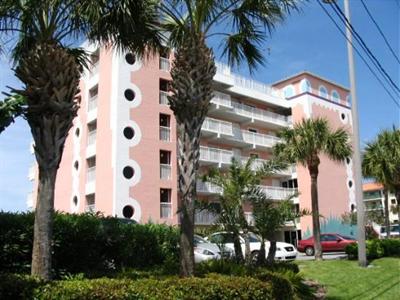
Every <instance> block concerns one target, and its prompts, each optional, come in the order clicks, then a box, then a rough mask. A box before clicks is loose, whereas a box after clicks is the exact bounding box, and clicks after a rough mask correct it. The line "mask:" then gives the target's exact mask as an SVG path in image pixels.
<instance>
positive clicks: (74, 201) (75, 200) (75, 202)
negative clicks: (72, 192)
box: [72, 196, 78, 206]
mask: <svg viewBox="0 0 400 300" xmlns="http://www.w3.org/2000/svg"><path fill="white" fill-rule="evenodd" d="M72 202H73V203H74V205H75V206H77V205H78V197H77V196H74V198H72Z"/></svg>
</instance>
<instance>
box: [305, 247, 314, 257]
mask: <svg viewBox="0 0 400 300" xmlns="http://www.w3.org/2000/svg"><path fill="white" fill-rule="evenodd" d="M305 252H306V255H307V256H312V255H314V248H313V247H307V248H306V250H305Z"/></svg>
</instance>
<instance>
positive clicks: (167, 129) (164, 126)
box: [160, 114, 171, 142]
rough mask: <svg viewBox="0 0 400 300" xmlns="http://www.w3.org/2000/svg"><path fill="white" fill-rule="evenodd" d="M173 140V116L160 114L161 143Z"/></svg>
mask: <svg viewBox="0 0 400 300" xmlns="http://www.w3.org/2000/svg"><path fill="white" fill-rule="evenodd" d="M170 140H171V116H170V115H166V114H160V141H166V142H169V141H170Z"/></svg>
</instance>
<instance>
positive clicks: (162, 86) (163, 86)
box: [160, 79, 169, 92]
mask: <svg viewBox="0 0 400 300" xmlns="http://www.w3.org/2000/svg"><path fill="white" fill-rule="evenodd" d="M168 85H169V82H168V80H165V79H160V91H163V92H168Z"/></svg>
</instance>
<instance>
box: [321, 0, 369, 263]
mask: <svg viewBox="0 0 400 300" xmlns="http://www.w3.org/2000/svg"><path fill="white" fill-rule="evenodd" d="M323 2H324V3H327V4H330V5H335V4H334V3H333V2H336V0H323ZM344 13H345V16H346V19H347V20H346V39H347V56H348V64H349V78H350V94H351V118H352V120H353V152H354V153H353V166H354V181H355V182H354V186H355V192H356V205H357V229H358V234H357V241H358V264H359V265H360V267H366V266H367V254H366V245H365V220H364V218H365V208H364V201H363V191H362V175H361V155H360V153H361V151H360V131H359V129H358V123H359V121H358V105H357V94H356V76H355V71H354V69H355V67H354V57H353V45H352V44H353V37H352V34H351V30H350V24H351V23H350V5H349V0H344Z"/></svg>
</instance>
